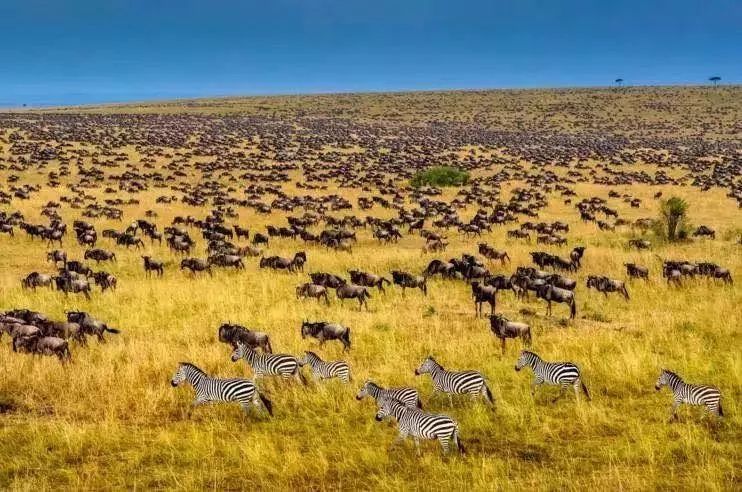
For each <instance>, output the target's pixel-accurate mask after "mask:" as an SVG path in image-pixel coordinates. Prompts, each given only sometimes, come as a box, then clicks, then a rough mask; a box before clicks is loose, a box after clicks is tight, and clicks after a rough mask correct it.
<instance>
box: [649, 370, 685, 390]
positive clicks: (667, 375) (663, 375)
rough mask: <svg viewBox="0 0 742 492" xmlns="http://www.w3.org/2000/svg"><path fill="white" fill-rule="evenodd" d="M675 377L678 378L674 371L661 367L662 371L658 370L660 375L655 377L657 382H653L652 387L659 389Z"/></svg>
mask: <svg viewBox="0 0 742 492" xmlns="http://www.w3.org/2000/svg"><path fill="white" fill-rule="evenodd" d="M677 379H679V378H678V376H677V375H676V374H675V373H673V372H671V371H668V370H667V369H662V372H660V377H659V378H657V382H656V383H655V384H654V389H656V390H657V391H659V390H661V389H662V387H663V386H665V385H670V384H671V383H672V382H673V381H675V380H677Z"/></svg>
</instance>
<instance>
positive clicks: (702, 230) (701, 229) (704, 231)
mask: <svg viewBox="0 0 742 492" xmlns="http://www.w3.org/2000/svg"><path fill="white" fill-rule="evenodd" d="M693 236H695V237H699V236H708V237H710V238H711V239H716V231H714V230H713V229H711V228H710V227H708V226H705V225H702V226H698V229H696V230H695V231H694V232H693Z"/></svg>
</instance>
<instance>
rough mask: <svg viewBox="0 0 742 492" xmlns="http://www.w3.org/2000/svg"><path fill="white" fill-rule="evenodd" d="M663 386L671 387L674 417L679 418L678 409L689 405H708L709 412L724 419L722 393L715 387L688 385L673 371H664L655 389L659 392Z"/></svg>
mask: <svg viewBox="0 0 742 492" xmlns="http://www.w3.org/2000/svg"><path fill="white" fill-rule="evenodd" d="M663 386H669V387H670V389H671V390H672V397H673V403H672V417H671V419H677V418H678V413H677V412H678V407H679V406H680V405H681V404H683V403H687V404H689V405H706V408H708V410H709V412H711V413H713V414H715V415H716V416H717V417H719V418H722V417H724V410H723V409H722V408H721V392H720V391H719V390H718V389H717V388H714V387H713V386H706V385H704V384H688V383H684V382H683V380H682V379H681V378H680V376H678V375H677V374H675V373H674V372H672V371H668V370H667V369H662V372H661V373H660V377H659V379H657V383H656V384H655V385H654V388H655V389H656V390H657V391H659V390H661V389H662V387H663Z"/></svg>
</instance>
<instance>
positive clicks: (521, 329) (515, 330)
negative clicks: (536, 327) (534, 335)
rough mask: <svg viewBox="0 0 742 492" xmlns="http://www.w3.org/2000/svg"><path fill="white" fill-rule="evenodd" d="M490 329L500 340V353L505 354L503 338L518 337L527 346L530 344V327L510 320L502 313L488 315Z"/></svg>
mask: <svg viewBox="0 0 742 492" xmlns="http://www.w3.org/2000/svg"><path fill="white" fill-rule="evenodd" d="M489 318H490V329H491V330H492V333H493V334H494V335H495V336H496V337H497V338H499V339H500V340H501V341H502V354H503V355H505V339H506V338H520V339H522V340H523V343H524V344H525V345H526V346H527V347H530V346H531V327H530V326H528V325H527V324H525V323H518V322H515V321H510V320H509V319H507V318H506V317H505V316H503V315H502V314H492V315H490V317H489Z"/></svg>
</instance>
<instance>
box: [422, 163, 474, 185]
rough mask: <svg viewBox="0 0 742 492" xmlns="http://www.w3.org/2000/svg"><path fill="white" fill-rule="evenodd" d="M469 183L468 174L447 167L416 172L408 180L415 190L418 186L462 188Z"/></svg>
mask: <svg viewBox="0 0 742 492" xmlns="http://www.w3.org/2000/svg"><path fill="white" fill-rule="evenodd" d="M468 182H469V173H468V172H466V171H462V170H461V169H456V168H455V167H449V166H438V167H431V168H430V169H426V170H424V171H418V172H417V173H415V175H414V176H413V177H412V180H410V184H411V185H412V186H414V187H415V188H419V187H420V186H462V185H465V184H466V183H468Z"/></svg>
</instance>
